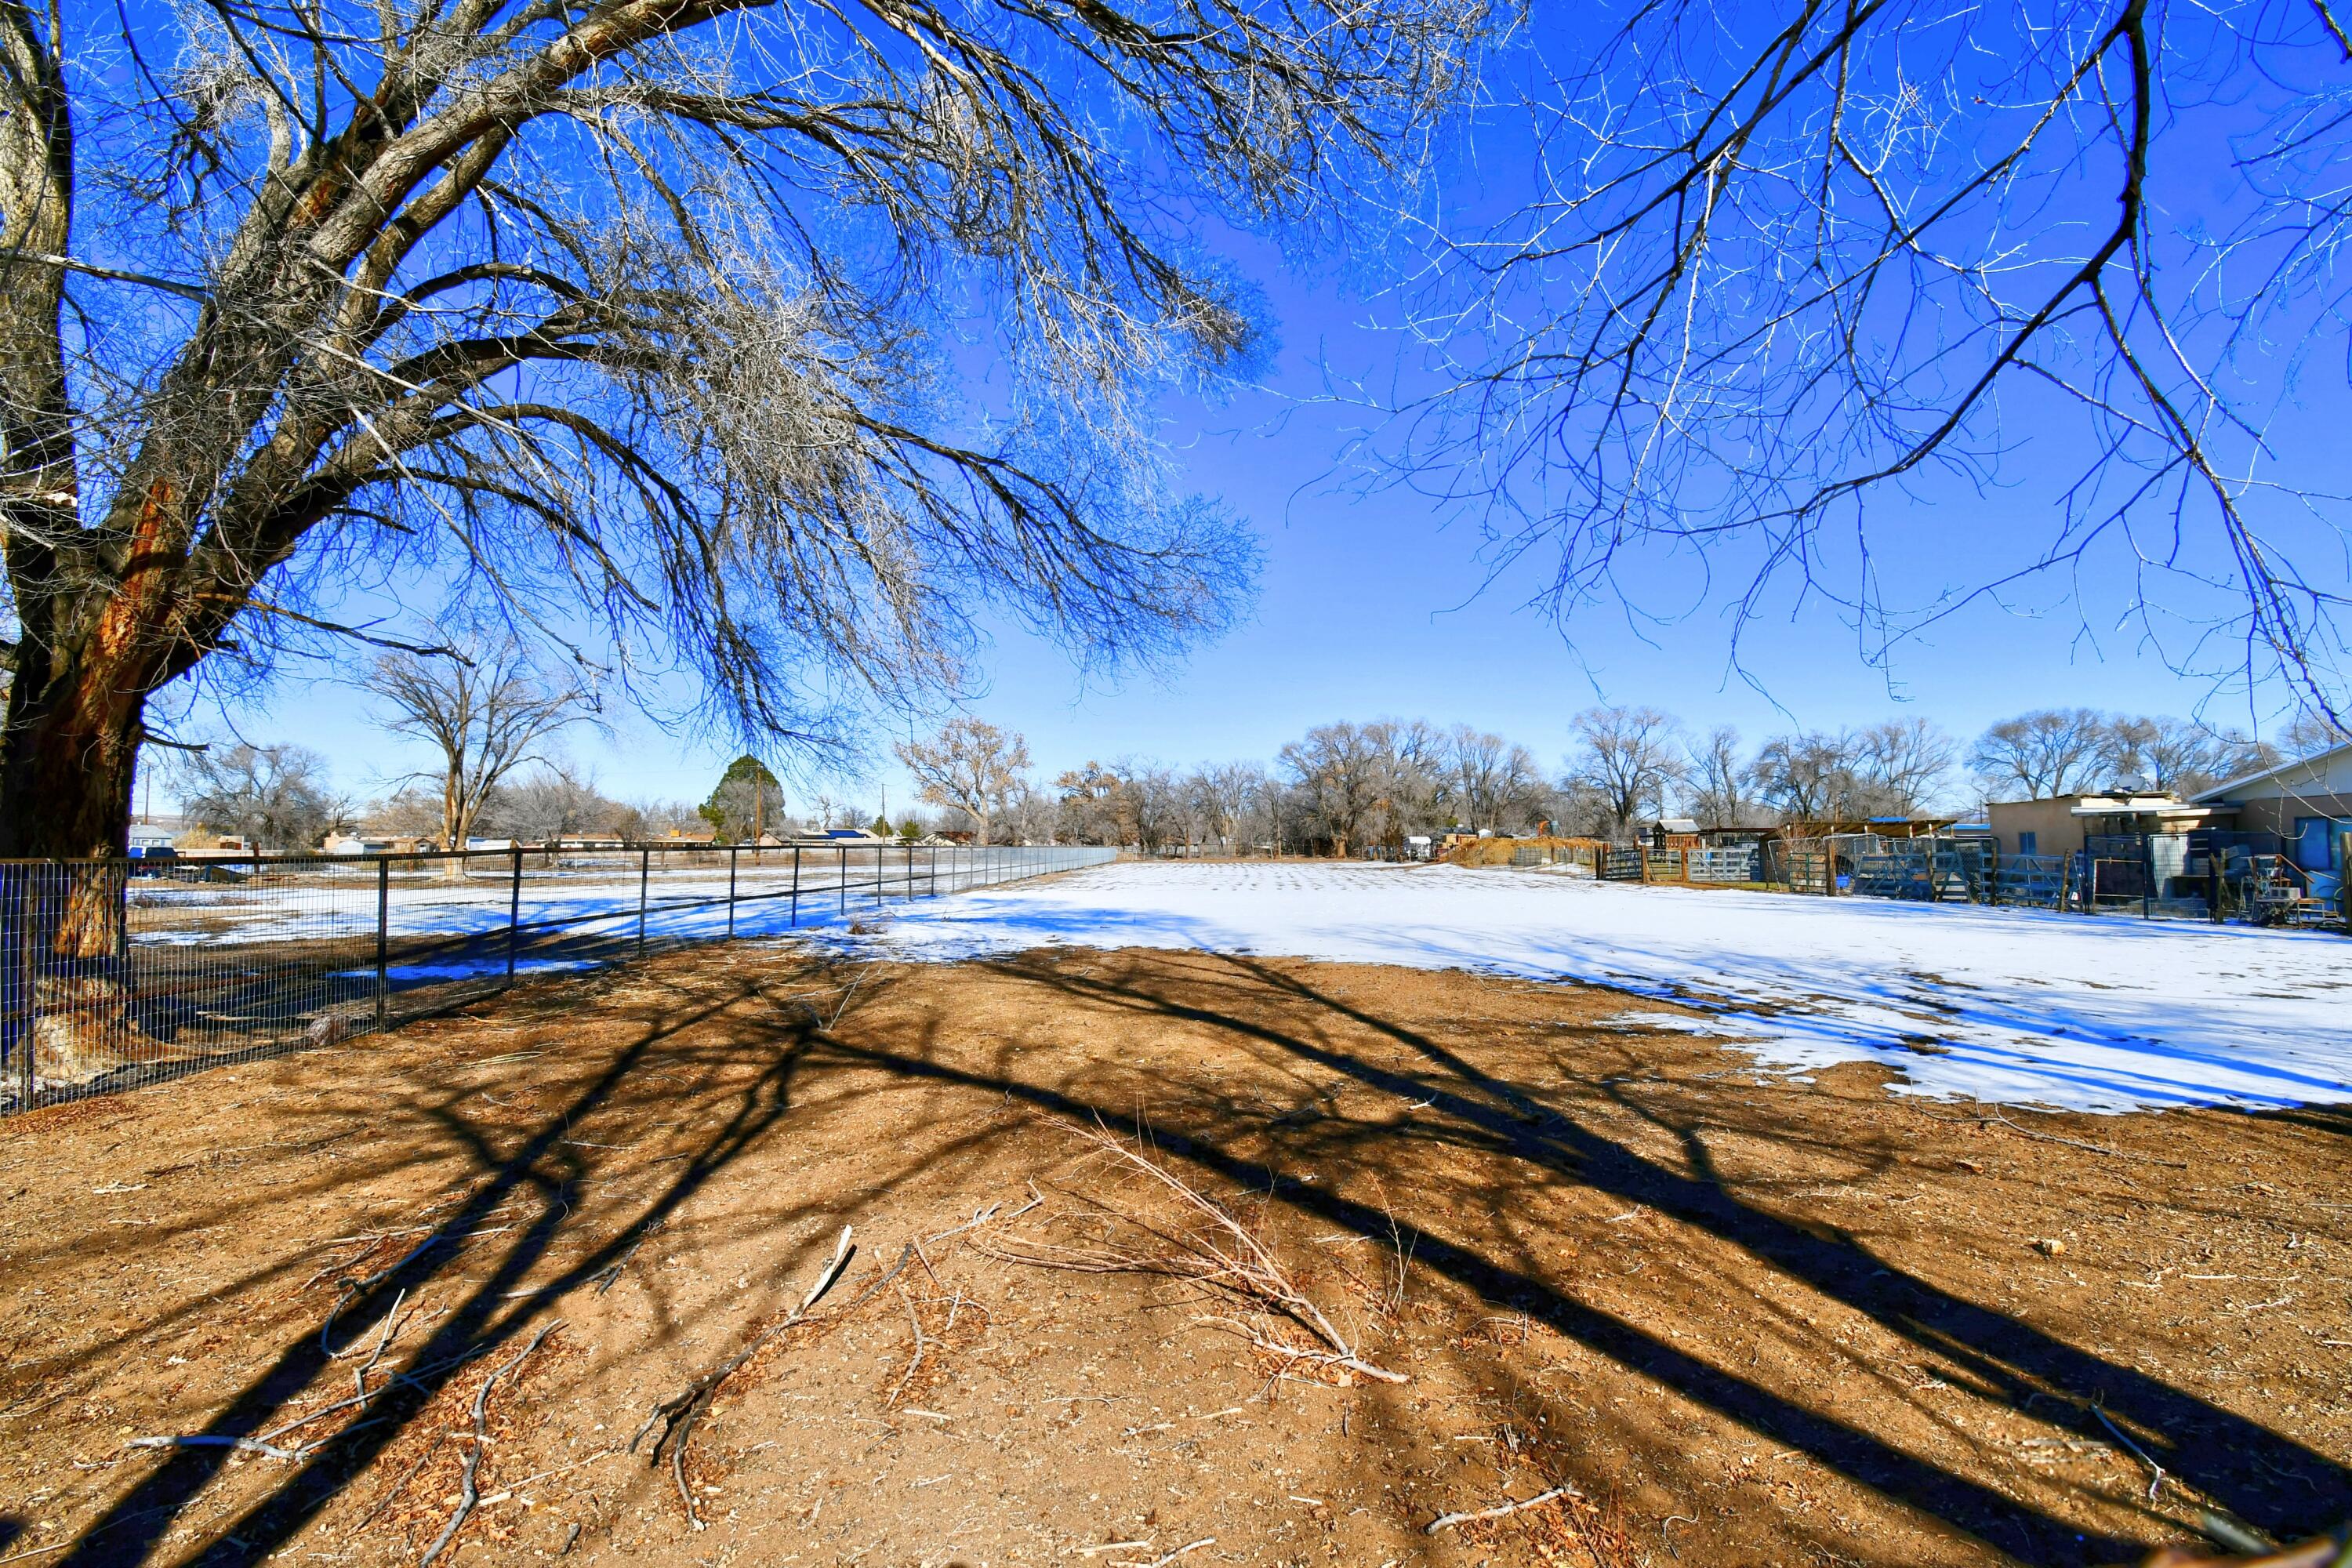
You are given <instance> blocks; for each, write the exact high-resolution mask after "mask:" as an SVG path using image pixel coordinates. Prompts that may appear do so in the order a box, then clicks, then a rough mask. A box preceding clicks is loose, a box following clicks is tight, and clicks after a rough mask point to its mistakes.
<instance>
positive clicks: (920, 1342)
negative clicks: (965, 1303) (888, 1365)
mask: <svg viewBox="0 0 2352 1568" xmlns="http://www.w3.org/2000/svg"><path fill="white" fill-rule="evenodd" d="M916 1255H917V1256H918V1257H920V1256H921V1253H920V1251H919V1250H918V1252H917V1254H916ZM898 1300H900V1301H901V1302H903V1303H905V1305H906V1308H907V1321H908V1324H910V1325H911V1326H912V1327H913V1329H914V1331H915V1355H914V1359H913V1360H911V1361H909V1362H908V1363H907V1370H906V1371H905V1372H903V1373H899V1374H898V1383H897V1384H896V1385H895V1386H893V1387H892V1388H891V1390H890V1396H889V1397H888V1398H887V1399H885V1400H884V1401H883V1402H882V1408H884V1409H885V1410H887V1409H888V1408H890V1406H892V1405H896V1404H898V1395H899V1394H903V1393H905V1392H906V1391H907V1384H908V1383H910V1382H912V1381H913V1380H914V1376H915V1369H916V1368H917V1367H919V1366H921V1365H922V1364H923V1352H925V1351H926V1350H928V1349H929V1348H930V1342H929V1340H927V1339H925V1338H923V1320H922V1319H920V1318H919V1317H917V1316H916V1315H915V1299H914V1298H913V1297H912V1296H909V1295H908V1294H907V1288H906V1287H905V1286H904V1285H901V1286H899V1287H898Z"/></svg>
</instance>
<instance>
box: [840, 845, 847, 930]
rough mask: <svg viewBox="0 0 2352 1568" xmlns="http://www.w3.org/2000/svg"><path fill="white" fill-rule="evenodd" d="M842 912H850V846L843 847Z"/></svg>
mask: <svg viewBox="0 0 2352 1568" xmlns="http://www.w3.org/2000/svg"><path fill="white" fill-rule="evenodd" d="M841 912H842V913H843V914H847V913H848V912H849V846H848V845H846V844H844V845H842V846H841Z"/></svg>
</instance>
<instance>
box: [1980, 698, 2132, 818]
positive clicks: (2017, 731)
mask: <svg viewBox="0 0 2352 1568" xmlns="http://www.w3.org/2000/svg"><path fill="white" fill-rule="evenodd" d="M2113 765H2114V748H2113V735H2112V733H2111V732H2110V731H2109V730H2108V727H2107V721H2106V717H2105V715H2104V714H2101V713H2098V712H2095V711H2094V710H2091V709H2088V708H2045V709H2043V710H2041V711H2039V712H2034V713H2022V714H2020V715H2019V716H2018V717H2016V718H2014V719H2003V720H2002V721H2000V722H1999V723H1997V724H1994V725H1992V726H1991V727H1990V728H1989V729H1987V730H1986V731H1985V732H1984V733H1983V734H1982V735H1980V736H1979V737H1978V738H1977V743H1976V744H1975V746H1973V747H1972V748H1970V749H1969V766H1970V767H1972V768H1974V769H1975V770H1976V771H1977V773H1978V774H1979V776H1980V777H1981V778H1982V779H1983V780H1984V781H1985V788H1986V791H1987V792H1988V794H1989V795H1990V798H1993V799H1996V800H1998V799H2000V798H2003V795H2002V792H2003V791H2007V792H2010V795H2011V796H2012V797H2013V796H2014V795H2016V794H2017V793H2019V792H2021V793H2022V794H2023V795H2024V797H2025V798H2026V799H2028V800H2046V799H2049V798H2051V797H2053V796H2055V795H2079V794H2081V793H2082V792H2083V791H2084V790H2085V789H2088V788H2091V787H2093V786H2095V784H2101V783H2104V782H2105V781H2104V780H2102V779H2101V778H2099V776H2098V775H2099V774H2100V773H2101V772H2103V771H2104V770H2105V769H2107V768H2109V767H2111V766H2113Z"/></svg>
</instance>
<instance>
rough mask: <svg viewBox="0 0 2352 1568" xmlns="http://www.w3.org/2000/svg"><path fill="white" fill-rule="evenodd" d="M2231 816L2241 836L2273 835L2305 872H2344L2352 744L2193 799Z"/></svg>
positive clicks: (2351, 807)
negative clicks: (2235, 820) (2242, 834)
mask: <svg viewBox="0 0 2352 1568" xmlns="http://www.w3.org/2000/svg"><path fill="white" fill-rule="evenodd" d="M2193 798H2194V800H2195V802H2196V803H2197V804H2198V805H2210V806H2211V807H2213V808H2214V809H2215V810H2217V811H2224V812H2230V813H2233V814H2235V816H2236V819H2237V827H2238V830H2239V831H2240V832H2242V833H2275V834H2277V835H2278V836H2279V838H2280V840H2281V842H2282V843H2283V844H2284V846H2285V847H2286V848H2287V850H2288V852H2289V853H2291V854H2292V855H2294V859H2295V863H2296V864H2297V865H2299V866H2301V867H2302V868H2304V869H2305V870H2306V871H2328V870H2342V869H2343V867H2342V866H2341V865H2340V864H2339V863H2338V862H2339V860H2340V859H2341V856H2342V850H2341V844H2342V838H2343V835H2344V834H2345V833H2346V832H2347V831H2352V742H2346V743H2345V744H2343V745H2340V746H2330V747H2329V748H2328V749H2327V750H2326V751H2324V752H2313V753H2312V754H2311V755H2310V756H2307V757H2297V758H2296V759H2295V760H2294V761H2293V762H2291V763H2280V764H2279V765H2278V766H2276V767H2274V768H2264V769H2263V771H2262V772H2260V773H2247V774H2245V775H2244V776H2242V777H2241V778H2234V779H2231V780H2230V781H2229V782H2228V783H2226V784H2216V785H2214V786H2213V787H2212V788H2211V789H2209V790H2207V791H2206V792H2205V793H2204V794H2202V795H2197V796H2194V797H2193Z"/></svg>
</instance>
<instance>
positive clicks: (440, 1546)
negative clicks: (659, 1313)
mask: <svg viewBox="0 0 2352 1568" xmlns="http://www.w3.org/2000/svg"><path fill="white" fill-rule="evenodd" d="M562 1326H563V1320H562V1319H561V1318H557V1319H554V1320H553V1321H550V1322H549V1323H547V1324H546V1325H545V1326H544V1327H542V1328H541V1330H540V1331H539V1332H537V1333H535V1334H533V1335H531V1336H530V1343H529V1344H527V1345H525V1346H523V1347H522V1349H521V1350H520V1351H519V1352H516V1353H515V1355H514V1357H513V1359H511V1360H509V1362H507V1363H506V1364H505V1365H503V1366H500V1367H499V1368H498V1369H497V1370H496V1371H494V1372H492V1373H490V1375H489V1376H488V1377H486V1378H484V1379H483V1380H482V1386H481V1387H480V1388H479V1389H478V1391H476V1393H475V1394H474V1434H473V1440H472V1442H470V1443H469V1444H468V1445H467V1448H466V1468H465V1469H464V1470H463V1471H461V1472H460V1473H459V1475H458V1479H457V1512H455V1513H453V1514H451V1515H450V1516H449V1522H448V1523H446V1524H445V1525H443V1526H442V1527H441V1533H440V1534H439V1535H437V1536H436V1537H435V1538H434V1541H433V1544H432V1545H431V1546H429V1547H426V1548H425V1555H424V1556H422V1557H420V1558H418V1559H417V1560H416V1568H432V1564H433V1560H434V1559H435V1558H436V1557H438V1556H440V1555H441V1553H442V1552H443V1551H445V1550H446V1548H447V1547H448V1544H449V1542H451V1541H453V1540H455V1539H456V1538H457V1531H460V1530H463V1529H464V1528H465V1527H466V1521H467V1520H468V1519H470V1518H471V1517H473V1512H474V1510H475V1509H476V1508H478V1507H479V1506H480V1500H481V1493H480V1492H479V1491H478V1490H477V1489H476V1485H475V1483H476V1480H477V1479H478V1476H479V1475H480V1473H481V1468H482V1450H483V1449H484V1448H486V1447H488V1446H489V1441H490V1429H489V1414H490V1390H492V1389H493V1388H496V1387H497V1386H498V1385H499V1379H500V1378H502V1377H505V1376H506V1375H507V1374H508V1373H511V1372H513V1371H514V1370H515V1369H516V1368H518V1367H520V1366H521V1365H522V1363H524V1362H526V1361H528V1360H530V1352H533V1351H535V1350H537V1349H538V1348H539V1347H540V1346H541V1344H542V1343H544V1342H546V1339H547V1336H548V1335H550V1334H551V1333H553V1332H554V1331H556V1330H557V1329H559V1328H561V1327H562Z"/></svg>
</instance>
